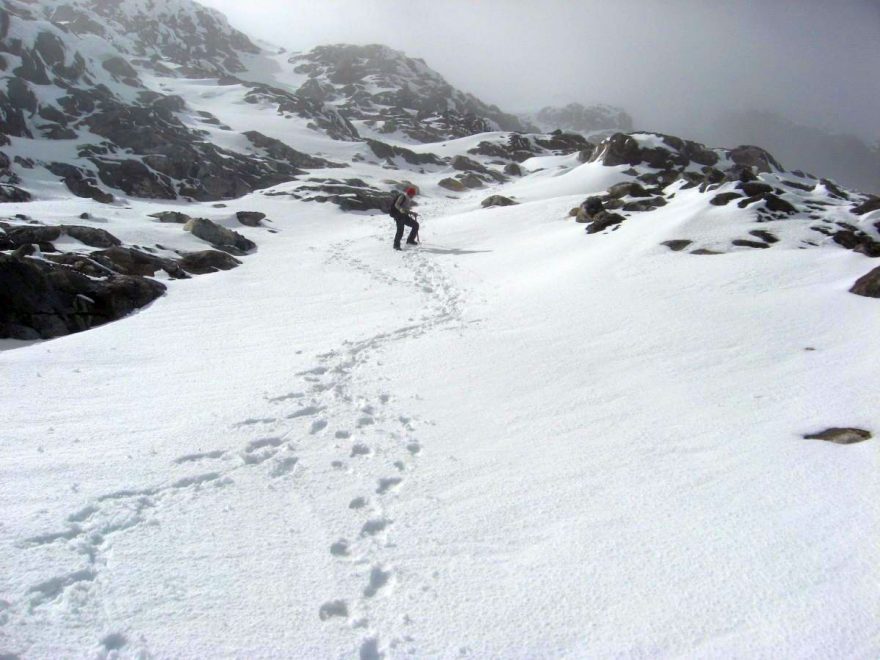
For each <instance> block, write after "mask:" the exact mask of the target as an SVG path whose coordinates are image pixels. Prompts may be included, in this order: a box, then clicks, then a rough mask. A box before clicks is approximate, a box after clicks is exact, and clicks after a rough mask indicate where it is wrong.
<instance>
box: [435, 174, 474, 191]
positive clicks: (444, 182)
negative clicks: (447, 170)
mask: <svg viewBox="0 0 880 660" xmlns="http://www.w3.org/2000/svg"><path fill="white" fill-rule="evenodd" d="M437 185H438V186H440V187H441V188H446V190H452V191H453V192H464V191H465V190H467V188H465V185H464V184H463V183H462V182H461V181H459V180H458V179H452V178H450V177H447V178H445V179H440V181H438V182H437Z"/></svg>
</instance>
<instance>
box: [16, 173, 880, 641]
mask: <svg viewBox="0 0 880 660" xmlns="http://www.w3.org/2000/svg"><path fill="white" fill-rule="evenodd" d="M364 167H365V166H364ZM584 167H588V166H583V167H581V168H578V170H574V171H573V173H572V175H574V174H575V173H576V172H579V171H580V170H583V169H584ZM608 171H609V172H613V170H608ZM541 174H542V173H541V172H539V173H537V174H536V175H534V176H535V177H540V176H541ZM572 175H569V176H572ZM577 176H581V173H578V174H577ZM558 181H559V179H558V178H547V179H540V178H538V179H536V181H535V182H534V183H532V184H531V185H530V186H526V184H525V182H524V183H522V184H521V185H522V190H523V192H524V193H525V192H526V190H528V192H529V196H533V195H537V193H538V191H539V189H540V187H541V186H546V187H547V190H548V194H547V196H546V199H545V200H544V201H543V202H542V203H540V204H539V203H528V204H523V205H521V206H514V207H505V208H494V209H487V210H482V209H478V204H477V202H478V201H479V199H480V198H481V197H482V196H484V195H485V192H482V193H470V194H469V195H463V196H461V198H460V199H456V200H452V199H447V198H444V197H441V196H437V197H433V198H424V199H423V200H422V206H421V208H420V211H421V213H422V216H423V219H424V223H423V225H424V228H423V230H422V239H423V241H424V243H423V245H422V246H421V247H420V248H418V249H413V250H409V251H405V252H403V253H402V254H401V253H397V252H393V251H392V250H391V249H390V238H391V230H392V226H391V222H390V220H389V219H387V218H385V217H383V216H366V215H351V214H349V215H346V214H343V213H341V212H339V211H338V210H337V209H336V207H332V206H330V205H318V204H306V203H302V202H296V201H290V200H288V199H286V198H279V197H275V198H270V197H265V196H262V195H253V196H251V197H250V198H247V199H244V200H240V204H241V206H242V208H250V209H258V210H262V211H264V212H266V213H268V214H269V217H270V218H271V219H272V220H273V227H275V228H277V229H279V230H281V231H280V233H278V234H276V235H269V234H266V233H265V231H264V230H260V229H248V228H241V231H243V232H244V233H246V234H247V235H248V236H251V237H253V238H254V239H255V240H258V242H259V245H260V248H259V252H258V254H256V255H253V256H251V257H248V258H247V259H246V260H245V263H244V265H242V266H241V267H239V268H238V269H236V270H234V271H230V272H226V273H218V274H215V275H211V276H203V277H199V278H196V279H193V280H189V281H169V282H167V284H168V286H169V292H168V294H167V295H166V296H164V297H163V298H161V299H159V300H158V301H157V302H155V303H154V304H153V305H151V306H150V307H148V308H146V309H143V310H141V311H140V312H139V313H137V314H134V315H132V316H130V317H128V318H126V319H124V320H122V321H119V322H116V323H112V324H109V325H106V326H102V327H100V328H97V329H93V330H90V331H88V332H85V333H81V334H76V335H71V336H68V337H64V338H60V339H56V340H53V341H49V342H43V343H37V344H30V345H18V344H13V343H11V342H6V344H5V346H4V348H9V347H10V346H13V345H14V346H15V349H14V350H5V351H3V352H0V372H2V374H3V378H2V380H0V396H2V401H3V402H4V406H3V409H4V413H3V417H4V420H3V425H2V435H0V456H2V460H0V466H2V467H0V511H2V517H0V525H2V532H3V533H2V534H0V565H2V566H3V567H4V570H3V571H2V572H0V650H2V651H3V652H5V653H11V654H17V655H20V656H21V657H62V656H63V657H155V658H164V657H185V658H196V657H208V656H210V657H251V658H274V657H294V656H296V657H352V656H355V657H357V656H358V654H360V656H361V657H365V658H370V657H380V656H381V655H382V654H384V655H385V656H386V657H403V656H417V657H453V656H455V657H458V656H460V655H465V656H471V657H536V656H538V657H584V656H587V657H610V656H614V657H670V656H679V655H684V656H690V657H731V656H737V657H779V656H784V657H863V658H868V657H876V655H877V653H878V651H880V638H878V634H880V626H878V618H877V612H878V607H880V597H878V593H880V591H878V578H880V569H878V567H880V552H878V544H877V538H878V531H880V529H878V502H880V497H878V495H880V492H878V491H880V487H878V478H877V474H878V468H880V464H878V463H880V461H878V452H877V444H876V439H873V440H870V441H868V442H865V443H862V444H858V445H852V446H838V445H833V444H828V443H823V442H818V441H809V440H804V439H802V438H801V435H802V434H804V433H807V432H811V431H817V430H821V429H823V428H825V427H827V426H833V425H837V426H860V427H862V428H868V429H874V430H875V431H876V429H877V428H878V427H880V415H878V408H877V405H876V404H877V399H876V392H877V391H878V389H880V375H878V372H877V370H876V364H877V359H878V357H880V355H878V350H877V346H876V344H875V343H873V342H871V341H870V340H869V338H870V337H872V336H873V334H874V333H875V332H876V327H877V320H878V308H877V306H876V305H877V303H876V301H874V300H872V299H868V298H861V297H858V296H854V295H851V294H848V293H847V292H846V289H847V288H848V286H849V285H850V284H851V282H852V280H853V279H854V278H855V277H857V276H859V275H860V274H862V273H863V272H864V271H865V270H866V263H867V260H866V259H865V258H864V257H861V256H859V255H855V254H853V253H851V252H848V251H844V250H841V249H838V248H833V247H822V248H817V249H812V250H797V249H793V248H787V249H786V248H779V247H776V248H774V249H772V250H763V251H758V250H756V251H751V252H745V251H744V252H733V253H729V254H726V255H718V256H714V257H711V258H701V257H695V256H692V255H686V254H678V253H672V252H669V251H668V250H667V249H666V248H663V247H660V246H658V245H657V236H658V234H659V233H661V232H662V230H663V228H664V226H667V229H669V228H673V229H674V228H675V227H676V226H677V225H676V224H675V223H679V222H681V221H682V220H681V218H679V217H677V214H675V213H672V212H669V213H666V214H665V215H663V214H661V213H659V212H655V213H652V214H646V215H645V216H644V220H645V221H646V222H647V221H648V220H650V224H651V226H650V227H647V226H646V222H639V221H637V220H636V219H631V220H630V221H628V222H627V223H624V225H622V226H621V227H620V229H619V231H615V232H613V233H611V234H609V235H606V236H585V235H584V234H583V231H582V229H581V225H576V224H574V223H572V222H571V221H570V220H565V219H563V218H564V216H565V212H566V211H567V210H568V208H569V207H570V206H571V199H570V198H569V197H564V196H563V197H559V198H557V197H555V195H556V194H557V193H558V192H559V191H558V190H557V186H560V185H561V184H560V183H558ZM597 185H598V184H597ZM601 185H603V186H604V185H606V182H605V181H604V179H603V180H602V181H601ZM560 190H561V189H560ZM524 196H525V194H524ZM42 204H43V207H44V208H43V209H42V213H43V215H48V214H49V213H50V207H51V208H54V210H55V213H56V215H58V216H61V215H64V214H66V213H73V212H74V208H73V207H74V206H76V209H75V210H77V211H78V210H80V209H81V208H91V209H92V210H94V208H95V206H91V207H89V206H87V204H90V202H86V201H84V200H74V201H71V202H67V203H66V204H67V206H64V204H65V203H62V202H43V203H42ZM137 204H139V206H137ZM53 205H54V206H53ZM131 205H132V206H134V207H135V208H134V210H132V211H130V212H129V213H128V214H127V216H124V217H122V218H121V219H116V215H117V214H111V215H110V217H109V218H105V220H106V221H107V224H104V225H102V226H104V227H105V228H109V229H110V230H111V231H113V230H114V224H113V223H114V222H116V223H118V224H119V226H120V227H121V226H123V225H124V224H125V223H126V222H128V223H132V222H134V220H133V219H132V218H133V217H134V216H135V215H136V213H137V211H138V210H140V212H141V213H146V212H147V211H148V210H150V209H151V208H165V207H160V206H159V205H156V204H149V203H146V202H141V203H135V202H131ZM21 207H22V208H28V209H29V210H30V212H31V213H33V212H34V207H33V206H32V205H31V206H28V205H21ZM475 209H476V210H475ZM231 210H233V209H228V210H224V211H222V212H223V213H228V212H230V211H231ZM191 211H192V209H191ZM212 211H213V212H214V213H215V216H214V217H216V214H218V213H221V211H218V210H215V209H210V208H209V207H208V205H205V207H204V214H208V215H209V214H210V212H212ZM163 229H165V228H163ZM808 349H809V350H808ZM361 503H362V506H358V505H359V504H361Z"/></svg>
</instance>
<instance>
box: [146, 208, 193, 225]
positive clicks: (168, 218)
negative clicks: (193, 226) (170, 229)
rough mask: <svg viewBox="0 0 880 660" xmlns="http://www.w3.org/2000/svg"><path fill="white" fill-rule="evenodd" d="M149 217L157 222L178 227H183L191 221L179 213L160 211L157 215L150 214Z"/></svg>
mask: <svg viewBox="0 0 880 660" xmlns="http://www.w3.org/2000/svg"><path fill="white" fill-rule="evenodd" d="M150 217H151V218H156V219H158V220H159V222H164V223H169V224H171V223H173V224H178V225H185V224H186V223H187V222H189V221H190V220H192V218H191V217H190V216H188V215H187V214H186V213H181V212H180V211H160V212H159V213H151V214H150Z"/></svg>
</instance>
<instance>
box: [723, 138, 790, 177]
mask: <svg viewBox="0 0 880 660" xmlns="http://www.w3.org/2000/svg"><path fill="white" fill-rule="evenodd" d="M730 159H731V160H732V161H733V162H734V163H736V164H737V165H741V166H744V167H750V168H755V169H756V170H758V172H773V171H774V170H777V171H781V170H782V165H780V164H779V162H778V161H777V160H776V159H775V158H773V156H771V155H770V154H769V153H768V152H767V151H765V150H764V149H761V147H755V146H751V145H742V146H739V147H736V148H735V149H731V150H730Z"/></svg>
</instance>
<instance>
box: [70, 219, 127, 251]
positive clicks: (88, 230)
mask: <svg viewBox="0 0 880 660" xmlns="http://www.w3.org/2000/svg"><path fill="white" fill-rule="evenodd" d="M61 229H62V230H63V231H64V232H65V233H66V234H67V235H68V236H70V237H71V238H75V239H76V240H78V241H79V242H80V243H85V244H86V245H88V246H89V247H96V248H110V247H115V246H117V245H122V241H120V240H119V239H118V238H116V237H115V236H114V235H113V234H111V233H110V232H109V231H107V230H105V229H98V228H96V227H81V226H78V225H64V226H62V228H61Z"/></svg>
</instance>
